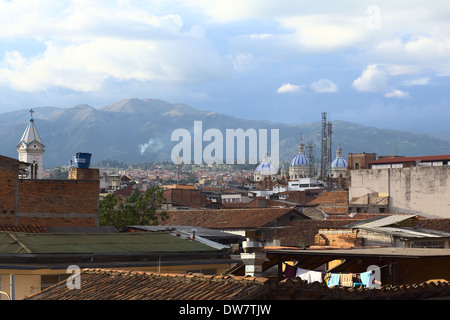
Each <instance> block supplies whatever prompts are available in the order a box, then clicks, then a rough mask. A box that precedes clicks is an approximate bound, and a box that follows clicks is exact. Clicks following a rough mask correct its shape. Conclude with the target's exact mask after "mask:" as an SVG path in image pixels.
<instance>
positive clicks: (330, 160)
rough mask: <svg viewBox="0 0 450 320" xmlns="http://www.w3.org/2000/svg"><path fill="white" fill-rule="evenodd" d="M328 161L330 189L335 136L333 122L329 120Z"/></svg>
mask: <svg viewBox="0 0 450 320" xmlns="http://www.w3.org/2000/svg"><path fill="white" fill-rule="evenodd" d="M327 126H328V132H327V133H328V161H327V170H328V172H327V173H328V175H327V179H328V189H331V162H332V161H333V158H332V151H331V148H332V144H333V143H332V139H331V137H332V136H333V124H332V123H331V122H328V125H327Z"/></svg>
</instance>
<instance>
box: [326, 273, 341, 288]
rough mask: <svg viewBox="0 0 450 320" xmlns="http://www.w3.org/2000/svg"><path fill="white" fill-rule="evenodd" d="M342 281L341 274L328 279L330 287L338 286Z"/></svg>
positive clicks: (334, 274)
mask: <svg viewBox="0 0 450 320" xmlns="http://www.w3.org/2000/svg"><path fill="white" fill-rule="evenodd" d="M340 280H341V275H340V274H339V273H332V274H331V275H330V278H329V279H328V282H327V285H328V287H330V288H331V287H334V286H338V285H339V283H340Z"/></svg>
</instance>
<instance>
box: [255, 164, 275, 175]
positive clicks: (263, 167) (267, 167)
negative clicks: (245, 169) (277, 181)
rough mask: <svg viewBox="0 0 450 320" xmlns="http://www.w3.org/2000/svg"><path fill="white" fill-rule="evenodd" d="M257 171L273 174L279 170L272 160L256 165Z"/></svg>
mask: <svg viewBox="0 0 450 320" xmlns="http://www.w3.org/2000/svg"><path fill="white" fill-rule="evenodd" d="M255 173H260V174H263V175H273V174H276V173H277V170H275V167H274V166H273V165H272V164H271V163H270V162H265V161H263V162H261V163H260V164H259V165H258V166H257V167H256V169H255Z"/></svg>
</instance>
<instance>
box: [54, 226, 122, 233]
mask: <svg viewBox="0 0 450 320" xmlns="http://www.w3.org/2000/svg"><path fill="white" fill-rule="evenodd" d="M46 229H47V230H48V232H50V233H60V234H68V233H70V234H104V233H118V232H119V230H118V229H117V228H116V227H110V226H100V227H53V226H48V227H46Z"/></svg>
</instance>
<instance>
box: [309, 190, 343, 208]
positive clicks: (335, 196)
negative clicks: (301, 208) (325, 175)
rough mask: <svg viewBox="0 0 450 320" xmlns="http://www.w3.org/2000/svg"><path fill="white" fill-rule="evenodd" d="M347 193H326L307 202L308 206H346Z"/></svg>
mask: <svg viewBox="0 0 450 320" xmlns="http://www.w3.org/2000/svg"><path fill="white" fill-rule="evenodd" d="M347 197H348V195H347V191H346V190H335V191H326V192H324V193H322V194H321V195H319V196H318V197H317V198H316V199H314V200H312V201H311V202H309V204H310V205H321V204H342V205H347Z"/></svg>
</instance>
